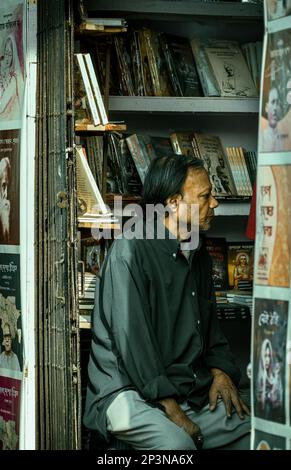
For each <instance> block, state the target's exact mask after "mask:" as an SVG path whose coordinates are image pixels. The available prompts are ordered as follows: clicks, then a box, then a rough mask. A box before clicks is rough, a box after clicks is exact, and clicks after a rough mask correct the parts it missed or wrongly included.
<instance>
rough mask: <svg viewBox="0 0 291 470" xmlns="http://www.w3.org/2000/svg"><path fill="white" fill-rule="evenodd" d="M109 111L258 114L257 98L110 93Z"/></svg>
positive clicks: (177, 113)
mask: <svg viewBox="0 0 291 470" xmlns="http://www.w3.org/2000/svg"><path fill="white" fill-rule="evenodd" d="M109 111H111V112H114V113H135V114H140V113H151V114H164V113H166V114H176V115H179V114H182V113H184V114H185V113H190V114H236V115H240V114H243V115H245V114H258V112H259V98H220V97H215V98H210V97H199V98H196V97H195V98H192V97H183V98H180V97H172V96H171V97H159V96H110V97H109Z"/></svg>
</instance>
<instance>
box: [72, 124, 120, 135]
mask: <svg viewBox="0 0 291 470" xmlns="http://www.w3.org/2000/svg"><path fill="white" fill-rule="evenodd" d="M126 130H127V127H126V124H114V123H109V124H105V125H102V124H100V125H99V126H94V124H92V123H82V122H77V123H76V124H75V132H76V133H77V134H79V133H81V132H89V133H96V132H97V133H98V132H125V131H126Z"/></svg>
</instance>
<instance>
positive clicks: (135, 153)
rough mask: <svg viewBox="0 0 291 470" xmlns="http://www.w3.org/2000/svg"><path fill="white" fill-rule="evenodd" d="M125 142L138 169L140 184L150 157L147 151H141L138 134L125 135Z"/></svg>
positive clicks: (143, 178)
mask: <svg viewBox="0 0 291 470" xmlns="http://www.w3.org/2000/svg"><path fill="white" fill-rule="evenodd" d="M126 142H127V145H128V148H129V150H130V153H131V156H132V158H133V161H134V163H135V166H136V169H137V171H138V174H139V177H140V179H141V182H142V184H143V183H144V180H145V176H146V174H147V171H148V167H149V165H150V157H149V155H148V153H147V152H145V151H143V149H142V148H141V145H140V142H139V139H138V136H137V135H136V134H133V135H131V136H129V137H126Z"/></svg>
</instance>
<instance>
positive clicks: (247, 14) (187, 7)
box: [84, 0, 263, 20]
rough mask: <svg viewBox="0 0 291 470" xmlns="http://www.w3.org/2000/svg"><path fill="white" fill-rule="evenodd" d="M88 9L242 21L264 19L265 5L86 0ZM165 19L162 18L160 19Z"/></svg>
mask: <svg viewBox="0 0 291 470" xmlns="http://www.w3.org/2000/svg"><path fill="white" fill-rule="evenodd" d="M84 3H85V8H86V10H87V11H88V13H89V12H90V11H92V12H93V11H95V12H96V11H98V14H99V15H100V13H101V12H102V11H110V12H118V13H119V12H122V14H123V16H124V12H127V13H129V14H131V16H133V15H142V14H143V15H144V14H147V15H150V17H153V16H158V15H159V17H160V16H161V15H162V18H163V17H164V16H171V17H173V20H174V19H177V17H178V18H179V17H181V16H187V17H189V16H200V17H204V16H212V17H213V16H214V17H225V18H227V17H229V18H238V19H239V20H250V19H252V18H253V19H262V18H263V7H262V5H257V4H253V3H240V2H203V1H192V2H189V1H183V0H181V1H178V2H177V1H176V2H173V1H163V2H157V1H153V0H142V1H138V0H110V1H108V0H85V2H84ZM159 19H161V18H159Z"/></svg>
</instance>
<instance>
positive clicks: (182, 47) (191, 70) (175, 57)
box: [160, 34, 202, 96]
mask: <svg viewBox="0 0 291 470" xmlns="http://www.w3.org/2000/svg"><path fill="white" fill-rule="evenodd" d="M160 40H161V44H162V50H163V52H164V56H165V59H166V60H165V62H166V66H167V69H168V73H169V76H170V78H171V82H172V86H173V88H175V92H176V93H175V94H177V93H178V94H177V96H201V94H202V93H201V91H202V90H201V87H200V82H199V78H198V74H197V70H196V66H195V62H194V57H193V54H192V51H191V47H190V44H189V41H188V39H185V38H182V37H179V36H173V35H169V34H162V35H160Z"/></svg>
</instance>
